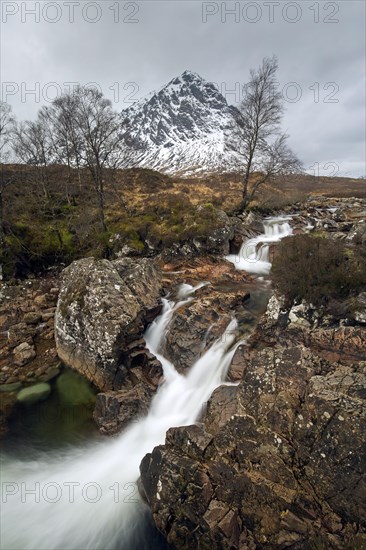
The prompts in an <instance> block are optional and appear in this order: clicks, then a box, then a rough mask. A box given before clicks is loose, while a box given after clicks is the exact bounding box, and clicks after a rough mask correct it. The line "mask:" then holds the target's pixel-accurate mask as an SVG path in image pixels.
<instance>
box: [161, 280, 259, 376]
mask: <svg viewBox="0 0 366 550" xmlns="http://www.w3.org/2000/svg"><path fill="white" fill-rule="evenodd" d="M248 298H249V293H248V292H247V291H246V290H245V289H243V288H242V284H238V285H232V286H231V288H230V287H229V286H227V287H225V286H224V287H223V288H219V287H214V286H210V287H209V288H208V287H203V288H202V289H200V290H198V291H197V292H196V293H195V299H194V301H192V302H190V303H187V304H185V305H183V306H182V307H181V308H180V309H179V310H178V311H177V312H176V314H175V315H174V318H173V319H172V321H171V323H170V324H169V327H168V330H167V333H166V336H165V341H164V344H163V354H164V355H165V356H166V357H167V358H169V359H171V360H172V361H173V362H174V365H175V367H176V368H177V370H178V371H181V372H183V371H184V370H185V369H187V368H189V367H191V366H192V365H193V364H194V362H195V361H196V360H197V359H198V358H199V357H200V356H201V354H202V353H203V352H204V351H205V350H206V349H207V347H209V346H210V345H211V344H212V342H213V341H214V340H216V339H217V338H218V337H219V336H220V335H221V334H222V333H223V332H224V330H225V328H226V326H227V325H228V324H229V322H230V320H231V318H232V314H233V311H234V309H235V308H236V307H238V306H240V305H241V306H243V304H244V303H245V301H246V300H247V299H248Z"/></svg>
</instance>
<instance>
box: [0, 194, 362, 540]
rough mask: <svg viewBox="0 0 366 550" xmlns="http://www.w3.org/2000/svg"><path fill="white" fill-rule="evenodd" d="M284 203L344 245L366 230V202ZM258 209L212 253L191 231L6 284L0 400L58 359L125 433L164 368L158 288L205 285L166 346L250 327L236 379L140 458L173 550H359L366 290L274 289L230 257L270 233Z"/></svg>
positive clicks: (193, 355) (219, 237)
mask: <svg viewBox="0 0 366 550" xmlns="http://www.w3.org/2000/svg"><path fill="white" fill-rule="evenodd" d="M282 214H290V215H292V216H293V219H292V222H291V225H292V227H293V228H294V233H295V234H298V233H304V232H309V233H313V234H314V233H315V235H316V236H317V237H323V238H326V239H332V241H331V242H334V243H335V242H337V241H341V242H345V243H346V244H347V246H349V248H350V251H351V252H350V253H352V250H354V246H355V243H357V244H358V246H362V243H365V240H366V229H365V228H366V224H365V220H366V201H365V200H362V199H354V200H353V199H321V198H313V199H310V200H309V201H308V203H307V204H305V205H298V206H297V207H296V210H294V208H291V209H290V208H288V209H286V210H284V211H283V212H280V213H279V215H282ZM261 219H262V218H261V215H260V214H259V213H253V212H251V213H249V214H248V215H246V216H242V217H238V218H232V219H230V220H229V223H228V224H227V227H225V228H224V229H223V230H222V231H219V232H218V233H216V234H215V235H214V236H213V240H212V242H211V245H212V247H213V252H215V254H213V255H207V250H206V248H207V246H208V244H209V243H208V242H206V241H205V243H199V242H198V241H196V242H195V243H193V244H187V245H186V246H185V247H181V248H177V247H174V246H173V247H172V248H170V249H169V250H166V251H164V252H163V253H162V254H160V255H158V256H156V257H154V258H149V259H147V258H129V257H120V258H117V259H115V260H111V261H109V260H108V261H107V260H95V259H93V258H87V259H83V260H78V261H76V262H74V263H72V264H71V265H70V266H69V267H68V268H67V269H66V270H64V272H63V274H62V277H61V278H60V279H58V278H52V277H49V278H46V277H45V278H44V279H42V280H30V281H25V282H23V283H21V284H17V285H3V287H2V302H1V308H2V309H1V312H0V321H1V327H2V332H1V334H2V339H3V342H2V343H3V346H2V356H1V361H2V363H1V365H2V367H1V369H0V371H1V373H0V377H1V378H0V382H1V386H0V389H1V390H2V391H1V397H2V402H3V405H2V408H3V410H4V412H5V416H6V415H7V414H11V410H12V407H13V405H14V402H15V401H16V399H17V397H18V396H19V390H20V389H22V388H23V386H25V387H28V386H32V385H34V384H35V383H38V382H44V383H47V382H48V381H49V380H50V379H51V378H52V377H53V376H57V374H58V373H59V369H60V366H61V361H62V363H64V364H66V365H68V366H71V367H72V368H74V369H75V370H77V371H78V372H80V373H81V374H82V375H83V376H84V377H86V378H87V379H88V380H89V381H90V382H91V383H92V384H93V385H94V386H95V387H96V388H97V389H98V390H99V392H100V393H99V394H98V396H97V401H96V406H95V410H94V419H95V421H96V423H97V424H98V426H99V428H100V431H101V432H102V433H103V434H109V435H110V434H116V433H118V432H120V431H121V430H122V429H123V428H124V427H125V426H126V425H127V424H128V422H130V421H131V420H132V419H136V418H138V417H140V416H142V415H144V414H146V412H147V410H148V408H149V404H150V401H151V398H152V396H153V395H154V393H155V392H156V390H157V388H158V387H159V385H160V383H161V382H162V380H163V372H162V367H161V364H160V362H159V360H158V359H157V358H156V357H155V356H154V355H152V354H151V353H150V352H149V351H148V350H147V349H146V345H145V341H144V339H143V333H144V330H145V328H146V326H147V325H148V324H149V323H151V322H152V321H153V319H154V318H155V317H156V316H157V315H158V314H159V312H160V311H161V297H162V296H165V297H167V298H168V299H169V297H171V298H172V299H174V300H179V288H180V285H182V284H185V285H191V286H192V287H196V286H198V285H199V286H200V288H199V289H197V291H196V292H195V299H194V300H192V301H187V302H186V303H184V304H182V306H181V307H180V308H179V309H178V310H177V311H176V312H175V314H174V317H173V319H172V321H171V323H170V325H169V330H168V332H167V334H166V338H165V342H164V349H163V350H162V351H163V353H164V355H165V356H166V357H167V358H170V360H171V361H172V362H173V363H174V364H175V366H176V368H177V369H178V370H179V372H181V373H184V372H186V371H187V369H189V367H190V366H191V365H192V364H193V363H194V362H195V361H196V360H197V358H198V357H199V356H200V355H201V354H202V353H203V352H204V351H205V350H206V349H207V348H208V347H209V346H210V345H211V343H212V342H213V341H214V340H215V339H216V338H217V337H219V336H220V335H221V334H222V333H223V331H224V329H225V327H226V326H227V325H228V323H229V321H230V319H231V318H232V317H233V316H235V317H236V318H237V320H238V322H239V331H240V334H241V336H242V337H243V338H247V337H249V339H248V340H247V344H246V345H245V346H240V347H239V348H238V350H237V351H236V353H235V356H234V359H233V361H232V365H231V368H230V370H229V373H228V378H229V380H230V381H232V382H236V383H237V385H236V386H222V387H220V388H218V389H217V390H216V391H215V392H214V394H213V395H212V397H211V399H210V401H209V403H208V404H207V412H206V414H205V416H204V417H203V418H202V419H201V421H202V422H201V423H200V424H199V425H197V426H189V427H185V428H172V429H170V430H169V431H168V433H167V438H166V443H165V445H162V446H159V447H157V448H155V449H154V450H153V451H152V452H151V453H150V454H149V455H147V456H146V457H145V459H144V460H143V462H142V464H141V487H142V489H141V490H142V492H143V494H144V497H145V498H146V500H147V502H148V503H149V506H150V508H151V510H152V513H153V517H154V520H155V522H156V525H157V526H158V528H159V530H160V531H161V532H162V533H163V534H164V535H165V536H166V537H167V539H168V541H169V542H170V543H171V544H172V545H173V546H174V547H175V548H179V549H181V548H182V549H183V548H192V547H199V548H208V547H210V548H212V547H214V548H227V549H236V548H238V549H239V548H240V549H241V548H243V549H245V548H248V549H254V548H278V549H280V548H286V547H291V548H304V549H305V548H309V545H310V546H311V547H313V548H323V547H325V548H345V547H347V545H348V546H350V547H351V548H352V547H357V544H358V545H361V546H360V547H362V545H363V544H366V539H365V532H364V530H365V527H366V510H365V504H364V494H365V490H366V485H365V477H364V475H365V467H366V457H365V449H364V434H365V428H366V425H365V408H366V406H365V400H366V394H365V387H366V371H365V368H366V366H365V357H366V345H365V341H366V338H365V331H366V324H365V320H366V300H365V296H364V293H362V292H360V293H359V295H358V296H357V297H355V298H353V300H354V301H353V309H352V315H348V313H347V315H346V314H344V315H342V308H340V309H339V310H338V311H337V314H332V312H330V311H328V310H327V311H326V310H323V309H322V308H320V307H318V306H316V307H314V306H313V305H312V304H308V303H306V302H300V303H288V301H287V300H286V299H285V298H284V297H283V296H281V295H280V294H278V293H277V294H274V295H273V296H272V298H270V296H271V289H270V285H269V284H268V282H267V281H265V280H260V279H258V278H256V277H253V276H251V275H248V274H246V273H245V272H241V271H237V270H235V267H234V266H233V265H232V264H231V263H229V262H227V261H225V260H224V259H223V258H222V256H223V255H224V254H228V253H229V252H230V253H232V254H236V253H237V252H238V250H239V248H240V246H241V243H242V242H243V240H245V239H247V238H249V237H252V236H253V235H256V234H258V233H260V231H261ZM202 247H203V248H202ZM275 254H276V247H275V246H274V247H273V248H272V249H271V257H272V258H273V257H274V255H275ZM289 269H290V266H289ZM59 288H60V291H59ZM269 298H270V300H269V303H268V306H267V301H268V299H269ZM56 303H57V310H56ZM338 305H339V304H338ZM341 305H342V304H341ZM347 311H348V310H347ZM249 335H250V336H249ZM352 545H353V546H352Z"/></svg>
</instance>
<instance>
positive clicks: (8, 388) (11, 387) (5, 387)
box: [0, 382, 22, 393]
mask: <svg viewBox="0 0 366 550" xmlns="http://www.w3.org/2000/svg"><path fill="white" fill-rule="evenodd" d="M21 387H22V383H21V382H13V383H11V384H2V386H0V392H2V393H6V392H13V391H18V390H19V388H21Z"/></svg>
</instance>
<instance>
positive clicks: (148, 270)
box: [55, 258, 161, 391]
mask: <svg viewBox="0 0 366 550" xmlns="http://www.w3.org/2000/svg"><path fill="white" fill-rule="evenodd" d="M160 291H161V274H160V270H159V268H158V267H157V265H156V264H155V263H154V262H153V261H152V260H148V259H139V260H137V259H131V258H121V259H119V260H116V261H113V262H111V261H108V260H96V259H94V258H85V259H82V260H78V261H75V262H73V263H72V264H71V265H70V266H69V267H67V268H66V269H65V270H64V272H63V276H62V284H61V290H60V294H59V300H58V304H57V311H56V316H55V337H56V344H57V352H58V355H59V357H60V359H61V360H62V361H63V362H64V363H65V364H66V365H69V366H70V367H72V368H74V369H75V370H77V371H79V372H80V373H81V374H83V375H84V376H85V377H86V378H87V379H88V380H90V381H91V382H92V383H93V384H95V386H96V387H97V388H99V389H100V390H102V391H105V390H112V389H119V388H121V387H122V386H124V385H127V384H130V386H131V387H132V386H133V385H134V384H133V380H134V378H136V377H134V375H133V373H131V371H133V370H134V369H135V368H140V370H141V369H142V370H143V371H144V372H145V370H146V376H147V378H149V373H150V371H151V368H152V367H151V365H150V359H151V361H153V362H154V361H155V363H156V360H155V358H154V357H151V358H150V357H149V356H147V355H146V353H143V350H144V342H143V341H141V336H142V333H143V330H144V327H145V325H146V323H147V322H148V321H151V320H152V318H153V317H154V315H157V314H158V313H159V296H160ZM136 342H137V344H136ZM136 349H137V351H136ZM138 351H139V352H138ZM155 363H154V365H153V370H154V373H153V377H154V379H156V372H155V370H156V364H155ZM138 378H141V374H140V375H139V376H137V379H138Z"/></svg>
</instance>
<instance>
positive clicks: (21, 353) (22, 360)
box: [13, 342, 36, 367]
mask: <svg viewBox="0 0 366 550" xmlns="http://www.w3.org/2000/svg"><path fill="white" fill-rule="evenodd" d="M13 354H14V363H15V365H18V366H19V367H22V366H23V365H25V364H26V363H29V361H31V360H32V359H34V357H35V356H36V351H35V349H34V346H31V345H30V344H28V343H27V342H23V343H22V344H20V345H19V346H17V347H16V348H15V349H14V350H13Z"/></svg>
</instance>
